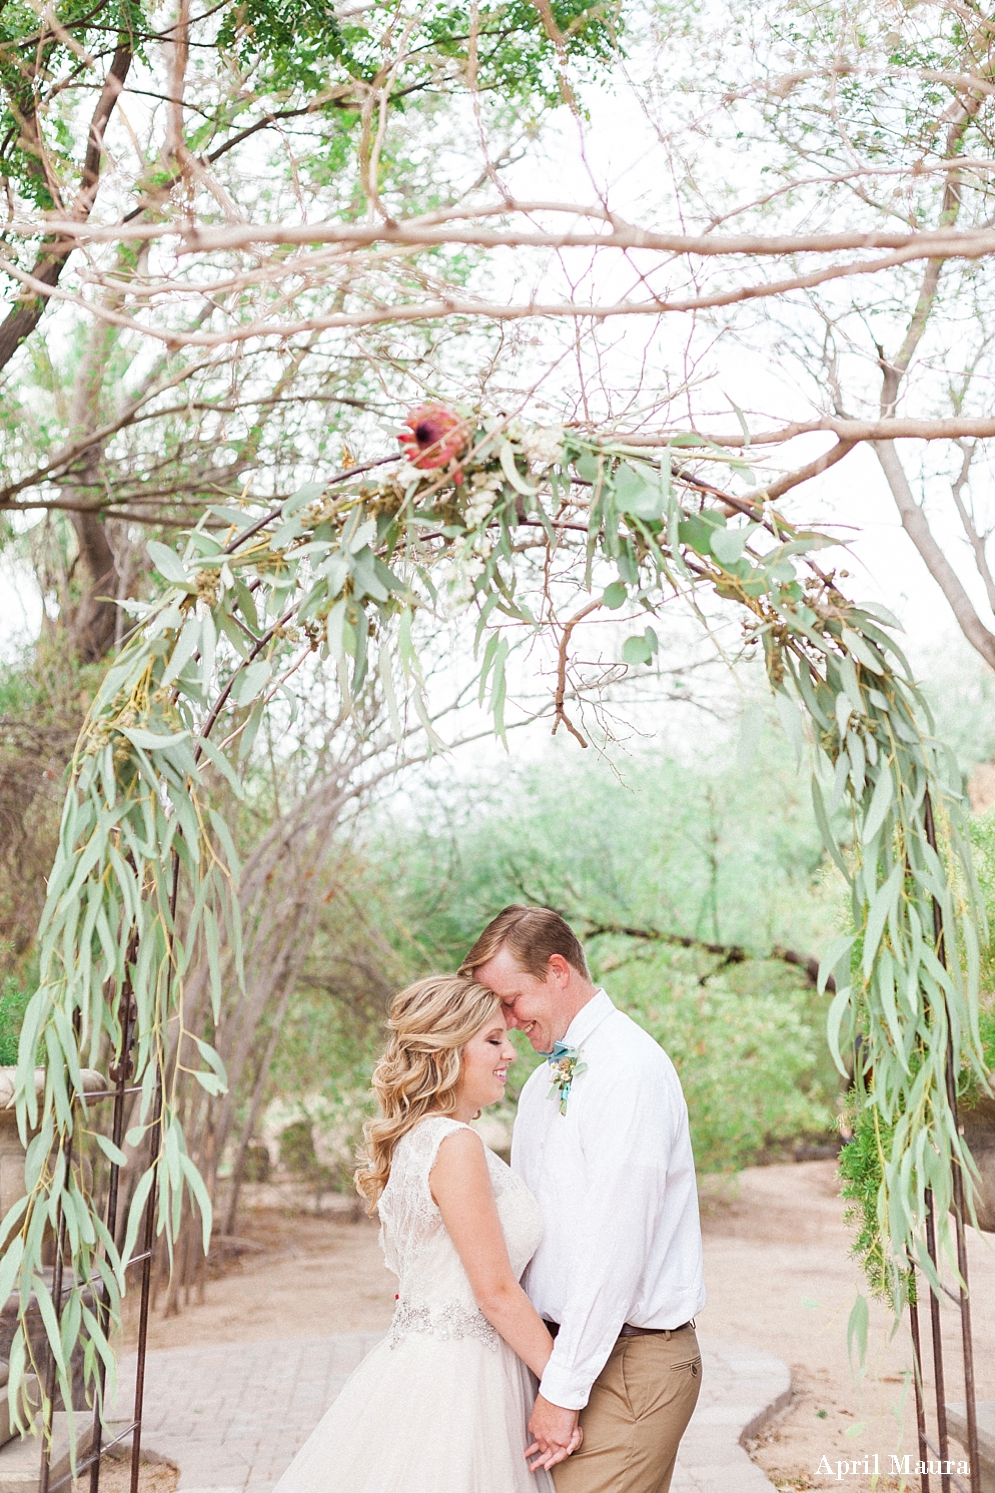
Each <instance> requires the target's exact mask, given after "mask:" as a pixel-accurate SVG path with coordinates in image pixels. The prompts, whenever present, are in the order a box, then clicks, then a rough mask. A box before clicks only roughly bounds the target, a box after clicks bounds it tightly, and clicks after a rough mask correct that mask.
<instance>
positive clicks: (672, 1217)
mask: <svg viewBox="0 0 995 1493" xmlns="http://www.w3.org/2000/svg"><path fill="white" fill-rule="evenodd" d="M461 973H462V974H471V973H472V974H473V975H474V976H475V977H476V979H478V980H479V981H480V983H481V984H482V985H486V986H488V988H489V989H491V990H493V991H494V992H495V994H496V995H499V996H500V997H501V1000H502V1002H503V1004H504V1009H505V1014H506V1017H507V1020H508V1024H509V1026H513V1027H517V1028H518V1029H519V1031H522V1032H524V1033H525V1035H526V1036H527V1037H528V1039H529V1041H530V1042H531V1043H532V1046H533V1047H534V1048H535V1049H536V1051H537V1052H541V1053H543V1054H544V1055H546V1054H548V1055H549V1061H548V1063H543V1064H541V1065H540V1067H539V1068H538V1069H537V1070H536V1071H535V1073H533V1074H532V1076H531V1078H530V1079H529V1080H528V1082H527V1083H526V1085H525V1088H524V1089H523V1091H522V1096H521V1099H520V1100H519V1105H518V1117H517V1119H516V1121H515V1133H514V1140H513V1143H512V1153H511V1164H512V1166H513V1167H514V1169H515V1171H516V1172H518V1174H519V1176H521V1177H522V1179H523V1180H524V1181H525V1182H526V1183H527V1184H528V1186H529V1187H530V1188H531V1190H532V1192H533V1193H534V1194H535V1196H536V1197H537V1198H538V1200H539V1205H540V1207H541V1209H542V1215H543V1223H544V1232H543V1237H542V1243H541V1244H540V1245H539V1248H538V1250H537V1251H536V1253H535V1255H534V1256H533V1258H532V1261H531V1264H530V1265H529V1267H528V1270H527V1272H526V1274H525V1277H524V1282H523V1283H524V1285H525V1288H526V1290H527V1292H528V1294H529V1297H530V1298H531V1300H532V1302H533V1304H534V1305H535V1307H536V1310H537V1311H538V1312H539V1314H540V1315H541V1316H542V1317H544V1318H545V1319H546V1321H547V1322H548V1323H549V1324H550V1331H551V1332H552V1333H553V1336H554V1339H555V1342H554V1344H553V1353H552V1357H551V1358H550V1360H549V1362H548V1364H547V1365H546V1371H545V1373H544V1374H543V1376H542V1382H541V1384H540V1386H539V1394H538V1396H537V1398H536V1402H535V1407H534V1409H533V1411H532V1417H531V1419H530V1421H529V1431H530V1433H531V1435H532V1436H533V1438H534V1441H533V1445H532V1446H531V1447H530V1448H529V1449H528V1451H527V1452H526V1455H527V1456H534V1455H540V1454H542V1455H545V1454H547V1453H548V1452H551V1451H552V1452H559V1453H560V1454H561V1456H562V1455H564V1454H565V1453H566V1451H567V1449H568V1448H569V1445H570V1441H571V1437H572V1434H573V1431H574V1428H575V1427H576V1425H577V1424H578V1418H579V1422H580V1426H581V1429H582V1431H583V1433H584V1440H583V1444H582V1445H581V1447H580V1449H579V1450H578V1451H577V1452H575V1453H574V1454H573V1455H572V1456H570V1457H569V1458H568V1459H567V1460H565V1461H561V1462H560V1464H559V1465H558V1466H557V1467H556V1468H555V1470H554V1474H553V1477H554V1481H555V1483H556V1493H668V1489H669V1488H670V1481H671V1478H672V1476H673V1471H674V1463H675V1460H676V1457H677V1448H678V1446H679V1445H680V1440H681V1437H682V1435H683V1434H684V1431H685V1429H686V1428H687V1424H688V1421H689V1420H690V1419H691V1414H692V1411H693V1410H694V1407H695V1403H696V1402H697V1399H698V1391H699V1389H700V1387H701V1357H700V1354H699V1350H698V1343H697V1339H696V1337H695V1331H694V1321H693V1318H694V1315H695V1313H696V1312H699V1311H700V1310H701V1308H702V1307H703V1306H704V1304H705V1288H704V1285H703V1284H702V1274H701V1232H700V1228H699V1223H698V1194H697V1189H696V1185H695V1174H694V1159H693V1157H692V1155H691V1140H690V1136H689V1134H688V1117H687V1106H686V1104H685V1103H684V1096H683V1094H682V1093H681V1086H680V1081H679V1079H678V1077H677V1074H676V1072H675V1070H674V1065H673V1063H671V1061H670V1059H669V1058H668V1057H667V1054H666V1053H665V1052H664V1051H663V1049H662V1048H661V1047H659V1046H658V1044H657V1043H656V1042H655V1041H654V1040H653V1038H652V1037H650V1036H649V1034H648V1033H647V1032H645V1031H643V1029H642V1028H641V1027H639V1026H637V1025H636V1023H635V1022H634V1021H632V1020H630V1018H629V1017H628V1016H626V1015H625V1014H624V1013H623V1012H621V1011H619V1010H617V1009H616V1007H615V1006H614V1005H613V1004H612V1002H611V1000H610V999H609V997H608V996H607V995H606V993H605V992H604V991H603V990H598V989H596V988H595V986H594V985H593V984H592V983H591V977H590V975H589V974H588V970H587V961H586V960H585V958H584V951H583V949H582V948H581V946H580V943H579V941H578V939H577V937H576V935H575V934H574V932H573V931H572V929H571V928H570V927H569V925H568V924H567V923H565V922H564V921H563V919H562V918H561V917H560V915H559V914H558V913H556V912H553V911H551V910H550V909H549V908H547V907H506V908H505V909H504V911H503V912H500V913H499V914H498V916H497V917H496V918H494V920H493V921H492V922H490V923H488V925H487V927H486V928H485V929H484V931H483V933H482V934H481V935H480V937H479V938H478V939H477V942H476V943H475V944H474V946H473V948H472V949H471V950H470V952H469V954H468V955H467V956H466V959H465V960H464V962H463V966H462V969H461Z"/></svg>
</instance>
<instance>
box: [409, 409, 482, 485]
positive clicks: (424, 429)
mask: <svg viewBox="0 0 995 1493" xmlns="http://www.w3.org/2000/svg"><path fill="white" fill-rule="evenodd" d="M404 423H405V425H406V426H407V429H406V430H402V431H401V433H400V435H399V436H398V440H399V441H400V443H401V445H402V446H403V447H404V454H405V456H406V457H407V459H408V461H409V462H410V463H411V465H412V466H413V467H421V468H422V470H423V471H431V470H432V469H433V468H435V467H444V466H448V464H449V462H451V461H452V460H453V458H454V457H456V456H459V454H460V452H461V451H462V450H463V449H464V448H465V446H466V442H467V435H468V431H467V428H466V422H465V421H464V420H463V419H462V417H461V416H460V415H458V414H457V413H456V411H455V410H451V409H449V408H448V406H447V405H444V404H421V405H419V406H418V408H417V409H415V410H412V411H411V413H410V415H409V416H408V418H407V420H406V421H405V422H404ZM462 475H463V474H462V473H461V472H460V473H457V476H458V477H462Z"/></svg>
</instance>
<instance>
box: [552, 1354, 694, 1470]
mask: <svg viewBox="0 0 995 1493" xmlns="http://www.w3.org/2000/svg"><path fill="white" fill-rule="evenodd" d="M700 1389H701V1354H700V1351H699V1348H698V1339H697V1338H696V1337H695V1333H694V1328H692V1327H687V1328H685V1329H684V1330H683V1331H681V1332H674V1333H671V1334H669V1335H667V1336H664V1335H663V1334H662V1333H661V1334H660V1335H657V1334H651V1335H647V1336H645V1337H622V1338H619V1340H618V1342H617V1343H616V1344H615V1346H614V1348H613V1349H612V1353H611V1357H610V1358H609V1360H608V1362H607V1363H606V1364H605V1366H604V1368H603V1369H602V1370H601V1373H600V1374H599V1375H598V1378H597V1379H596V1380H595V1383H594V1388H593V1389H592V1390H591V1398H590V1400H589V1401H588V1404H587V1406H586V1408H585V1409H583V1410H582V1411H581V1412H580V1423H581V1425H582V1427H583V1428H584V1444H583V1446H582V1447H581V1449H580V1451H578V1452H574V1454H573V1456H572V1457H568V1458H567V1460H566V1461H565V1462H561V1463H560V1464H559V1466H558V1467H554V1468H553V1482H554V1483H555V1485H556V1493H668V1490H669V1488H670V1480H671V1478H672V1477H673V1475H674V1463H675V1461H676V1459H677V1448H678V1446H679V1445H680V1441H681V1437H682V1436H683V1435H684V1432H685V1431H686V1429H687V1425H688V1421H689V1420H690V1419H691V1415H692V1412H693V1411H694V1407H695V1405H696V1404H697V1402H698V1391H699V1390H700Z"/></svg>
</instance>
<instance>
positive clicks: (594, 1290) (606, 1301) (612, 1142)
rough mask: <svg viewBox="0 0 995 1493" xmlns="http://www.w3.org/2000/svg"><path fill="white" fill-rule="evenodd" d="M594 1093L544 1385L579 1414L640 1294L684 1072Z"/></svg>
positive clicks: (621, 1077)
mask: <svg viewBox="0 0 995 1493" xmlns="http://www.w3.org/2000/svg"><path fill="white" fill-rule="evenodd" d="M592 1087H593V1086H592ZM589 1100H590V1102H589V1103H587V1104H585V1106H584V1110H583V1115H582V1117H580V1118H581V1120H582V1125H583V1129H582V1132H581V1144H582V1148H583V1153H584V1163H585V1173H586V1178H585V1182H586V1185H585V1187H584V1190H583V1196H581V1197H578V1198H577V1199H576V1202H575V1205H574V1206H575V1208H576V1222H575V1225H574V1228H573V1230H572V1233H573V1239H574V1244H573V1248H572V1249H571V1252H570V1258H569V1259H568V1260H564V1262H563V1266H564V1275H565V1279H566V1283H567V1291H566V1297H565V1302H564V1307H563V1320H562V1322H561V1324H560V1331H559V1334H558V1335H557V1337H556V1340H555V1342H554V1344H553V1352H552V1355H551V1357H550V1359H549V1362H548V1363H547V1365H546V1368H545V1371H544V1373H543V1376H542V1381H541V1383H540V1386H539V1390H540V1396H541V1398H542V1399H543V1400H545V1401H547V1402H548V1403H549V1405H550V1407H561V1408H562V1409H563V1410H566V1411H574V1412H576V1411H578V1410H580V1409H582V1408H583V1407H584V1406H585V1405H586V1404H587V1401H588V1397H589V1395H590V1392H591V1386H592V1384H593V1383H594V1381H595V1379H596V1378H597V1377H598V1375H599V1374H600V1372H601V1370H602V1369H603V1368H604V1365H605V1363H606V1362H607V1360H608V1357H609V1354H610V1353H611V1351H612V1348H613V1347H614V1346H615V1343H616V1342H617V1340H618V1335H619V1332H620V1331H621V1328H622V1326H623V1324H624V1323H625V1321H626V1319H627V1317H628V1315H629V1313H630V1311H631V1309H632V1305H633V1302H634V1301H635V1299H636V1294H637V1291H638V1287H639V1284H640V1281H641V1279H642V1277H643V1274H644V1272H645V1269H646V1263H647V1259H648V1256H649V1251H650V1248H651V1246H652V1242H653V1238H654V1234H655V1232H656V1226H657V1220H658V1218H659V1214H660V1209H661V1206H662V1205H663V1201H664V1197H663V1195H664V1190H665V1185H666V1177H667V1166H668V1161H669V1158H670V1152H671V1148H672V1146H673V1143H674V1140H675V1138H676V1136H677V1134H678V1129H679V1127H680V1125H681V1124H682V1123H684V1104H683V1098H682V1096H681V1094H680V1087H679V1084H678V1082H677V1079H676V1075H674V1079H673V1083H671V1082H669V1081H668V1077H667V1074H666V1072H665V1071H663V1070H661V1069H659V1068H657V1067H656V1066H655V1065H653V1066H650V1065H649V1064H647V1065H646V1067H645V1068H642V1067H636V1068H633V1067H626V1068H624V1069H622V1070H620V1071H618V1072H616V1073H613V1074H612V1075H610V1076H608V1077H605V1076H604V1075H602V1076H601V1081H600V1082H599V1083H598V1085H597V1089H596V1090H594V1091H592V1092H591V1093H590V1095H589ZM675 1325H676V1324H675ZM537 1408H539V1407H538V1405H537ZM548 1419H549V1420H550V1422H552V1420H553V1417H548ZM564 1424H565V1418H564ZM550 1429H552V1424H551V1425H550Z"/></svg>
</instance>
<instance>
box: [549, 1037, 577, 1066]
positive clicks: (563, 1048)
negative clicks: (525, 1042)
mask: <svg viewBox="0 0 995 1493" xmlns="http://www.w3.org/2000/svg"><path fill="white" fill-rule="evenodd" d="M576 1054H577V1049H576V1047H571V1046H570V1043H569V1042H554V1043H553V1050H552V1052H547V1054H546V1062H547V1063H555V1062H557V1061H558V1059H559V1058H569V1057H575V1056H576Z"/></svg>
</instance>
